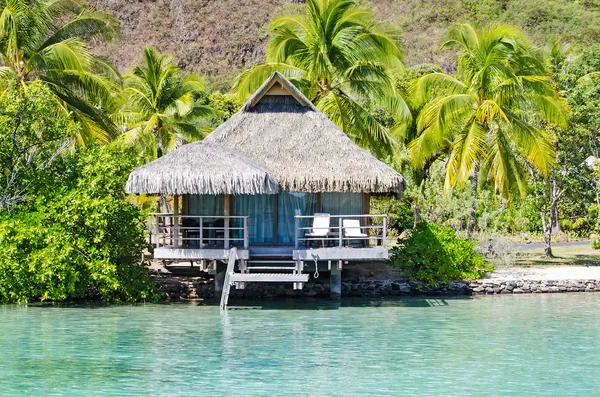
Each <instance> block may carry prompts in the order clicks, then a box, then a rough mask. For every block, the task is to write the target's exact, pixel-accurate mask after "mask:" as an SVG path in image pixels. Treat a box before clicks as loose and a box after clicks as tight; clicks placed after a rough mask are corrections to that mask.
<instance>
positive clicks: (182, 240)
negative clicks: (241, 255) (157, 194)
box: [148, 213, 248, 249]
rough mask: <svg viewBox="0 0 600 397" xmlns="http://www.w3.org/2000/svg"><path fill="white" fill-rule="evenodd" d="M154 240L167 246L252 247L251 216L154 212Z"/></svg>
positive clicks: (151, 229)
mask: <svg viewBox="0 0 600 397" xmlns="http://www.w3.org/2000/svg"><path fill="white" fill-rule="evenodd" d="M148 233H149V241H150V244H151V245H152V246H153V247H155V248H157V247H165V248H192V249H193V248H225V249H229V248H230V247H232V246H242V247H244V248H245V249H247V248H248V217H247V216H227V217H226V216H195V215H175V214H161V213H153V214H150V216H149V219H148Z"/></svg>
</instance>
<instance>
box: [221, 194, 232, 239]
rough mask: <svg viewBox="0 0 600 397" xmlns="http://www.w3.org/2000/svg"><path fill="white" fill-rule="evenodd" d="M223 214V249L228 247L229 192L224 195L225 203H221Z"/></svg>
mask: <svg viewBox="0 0 600 397" xmlns="http://www.w3.org/2000/svg"><path fill="white" fill-rule="evenodd" d="M223 208H224V211H223V216H224V217H225V219H224V222H223V223H224V225H225V233H224V238H225V241H223V245H224V247H225V249H229V216H230V215H231V214H230V212H231V195H230V194H226V195H225V203H224V204H223Z"/></svg>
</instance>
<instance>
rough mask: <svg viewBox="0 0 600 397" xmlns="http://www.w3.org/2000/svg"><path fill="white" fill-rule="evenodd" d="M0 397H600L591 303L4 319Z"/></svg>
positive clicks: (364, 304)
mask: <svg viewBox="0 0 600 397" xmlns="http://www.w3.org/2000/svg"><path fill="white" fill-rule="evenodd" d="M0 395H2V396H11V397H16V396H78V397H83V396H141V395H151V396H281V395H293V396H371V395H373V396H600V294H594V293H581V294H560V295H558V294H553V295H541V294H535V295H527V296H505V297H504V296H498V297H482V298H475V299H408V300H400V301H364V300H363V301H355V300H343V301H342V303H341V305H336V304H329V303H327V302H321V303H318V304H310V303H295V304H293V305H290V304H285V303H283V304H278V305H272V304H271V305H270V306H267V305H265V304H264V303H263V306H262V307H254V308H253V309H247V308H238V309H235V308H234V309H232V310H229V312H228V313H227V314H226V315H224V316H222V315H220V314H219V309H218V307H215V306H199V305H194V304H174V305H140V306H79V307H72V306H71V307H64V306H63V307H52V306H43V305H31V306H23V305H6V306H0Z"/></svg>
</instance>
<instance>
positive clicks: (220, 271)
mask: <svg viewBox="0 0 600 397" xmlns="http://www.w3.org/2000/svg"><path fill="white" fill-rule="evenodd" d="M215 268H216V269H215V298H220V297H221V293H222V292H223V284H224V282H225V273H227V265H225V264H224V263H223V262H221V261H217V262H216V264H215Z"/></svg>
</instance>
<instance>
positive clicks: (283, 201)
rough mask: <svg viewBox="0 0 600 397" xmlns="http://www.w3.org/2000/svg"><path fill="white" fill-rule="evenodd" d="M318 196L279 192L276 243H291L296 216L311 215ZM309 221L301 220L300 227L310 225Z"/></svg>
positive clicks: (315, 206)
mask: <svg viewBox="0 0 600 397" xmlns="http://www.w3.org/2000/svg"><path fill="white" fill-rule="evenodd" d="M317 204H318V196H317V195H316V194H314V193H296V192H281V193H279V195H278V197H277V242H278V243H280V244H286V243H293V242H294V237H295V220H294V217H295V216H296V215H313V214H314V213H315V211H316V209H317ZM310 224H311V222H310V219H303V220H302V222H301V223H300V226H301V227H307V226H308V225H310Z"/></svg>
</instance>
